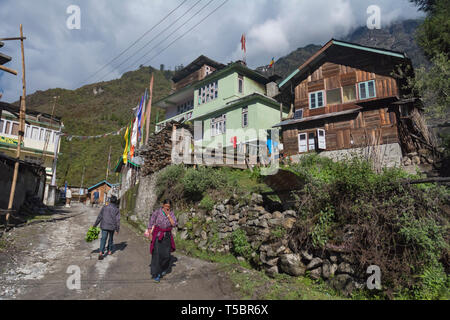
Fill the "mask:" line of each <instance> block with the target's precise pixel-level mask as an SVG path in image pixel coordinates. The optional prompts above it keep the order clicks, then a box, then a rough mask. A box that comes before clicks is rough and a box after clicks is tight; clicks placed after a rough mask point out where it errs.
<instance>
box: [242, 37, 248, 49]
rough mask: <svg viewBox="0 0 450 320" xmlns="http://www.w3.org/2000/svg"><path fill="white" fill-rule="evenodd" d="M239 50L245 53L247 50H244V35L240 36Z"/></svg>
mask: <svg viewBox="0 0 450 320" xmlns="http://www.w3.org/2000/svg"><path fill="white" fill-rule="evenodd" d="M241 50H242V51H244V52H247V50H246V48H245V34H242V37H241Z"/></svg>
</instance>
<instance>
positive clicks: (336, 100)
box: [327, 88, 342, 105]
mask: <svg viewBox="0 0 450 320" xmlns="http://www.w3.org/2000/svg"><path fill="white" fill-rule="evenodd" d="M341 103H342V99H341V88H337V89H332V90H327V105H333V104H341Z"/></svg>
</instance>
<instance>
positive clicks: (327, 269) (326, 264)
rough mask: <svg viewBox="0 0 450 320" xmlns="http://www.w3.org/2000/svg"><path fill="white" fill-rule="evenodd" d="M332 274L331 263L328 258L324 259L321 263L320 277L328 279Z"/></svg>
mask: <svg viewBox="0 0 450 320" xmlns="http://www.w3.org/2000/svg"><path fill="white" fill-rule="evenodd" d="M333 275H334V273H333V274H331V263H330V261H328V260H324V261H323V263H322V277H323V278H324V279H329V278H330V276H333Z"/></svg>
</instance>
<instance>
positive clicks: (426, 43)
mask: <svg viewBox="0 0 450 320" xmlns="http://www.w3.org/2000/svg"><path fill="white" fill-rule="evenodd" d="M414 2H416V3H418V5H419V7H420V8H426V9H424V11H426V12H427V17H426V18H425V21H424V22H423V23H422V25H421V26H420V27H419V30H418V32H417V40H418V44H419V45H420V47H421V48H422V50H423V51H424V53H425V55H426V56H427V57H428V58H429V59H432V58H433V57H435V56H436V55H438V54H439V53H443V54H445V55H447V57H450V56H449V54H450V53H449V52H450V18H449V17H450V1H449V0H433V1H426V0H416V1H414Z"/></svg>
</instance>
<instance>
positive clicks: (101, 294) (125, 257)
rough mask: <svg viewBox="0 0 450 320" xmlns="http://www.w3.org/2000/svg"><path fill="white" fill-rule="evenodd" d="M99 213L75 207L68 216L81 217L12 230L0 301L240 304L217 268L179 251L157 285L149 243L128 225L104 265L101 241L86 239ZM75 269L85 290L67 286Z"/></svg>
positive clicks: (1, 266)
mask: <svg viewBox="0 0 450 320" xmlns="http://www.w3.org/2000/svg"><path fill="white" fill-rule="evenodd" d="M99 210H100V208H91V207H88V206H84V205H82V204H74V205H73V206H72V208H70V209H67V211H68V212H67V213H66V214H68V215H75V214H78V215H76V216H74V217H72V218H68V219H66V220H61V221H56V222H45V223H38V224H33V225H28V226H25V227H21V228H16V229H14V230H12V231H11V232H10V235H9V237H10V238H11V239H12V243H13V244H12V249H11V248H10V249H9V250H7V251H6V252H0V271H1V272H0V300H1V299H39V300H40V299H162V300H167V299H181V300H182V299H214V300H216V299H217V300H221V299H225V300H229V299H237V297H236V296H235V295H234V293H233V289H232V284H231V282H230V281H229V280H228V277H227V275H226V273H225V272H223V271H221V270H220V269H219V266H218V265H217V264H214V263H210V262H206V261H202V260H199V259H194V258H191V257H187V256H184V255H182V254H180V253H178V252H174V254H173V256H174V262H173V266H172V271H171V272H170V273H169V274H168V275H166V276H165V277H164V278H163V279H162V280H161V282H160V283H155V282H153V280H151V277H150V268H149V264H150V254H149V242H148V240H146V239H144V238H143V237H142V235H138V234H136V233H135V232H134V231H133V230H131V229H130V228H128V227H127V226H126V225H123V224H122V226H121V231H120V233H119V235H115V238H114V243H115V244H116V251H115V252H114V254H113V255H111V256H107V257H106V258H105V259H104V260H101V261H99V260H98V259H97V257H98V247H99V244H100V240H96V241H94V242H92V243H87V242H85V240H84V237H85V234H86V232H87V230H88V228H89V226H91V225H92V224H93V223H94V221H95V219H96V217H97V214H98V212H99ZM70 266H78V267H79V268H80V269H79V270H80V273H81V288H80V289H79V290H77V289H72V290H71V289H69V288H68V287H67V284H66V283H67V279H68V277H70V276H73V273H67V271H68V268H69V267H70ZM72 272H73V271H72Z"/></svg>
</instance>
